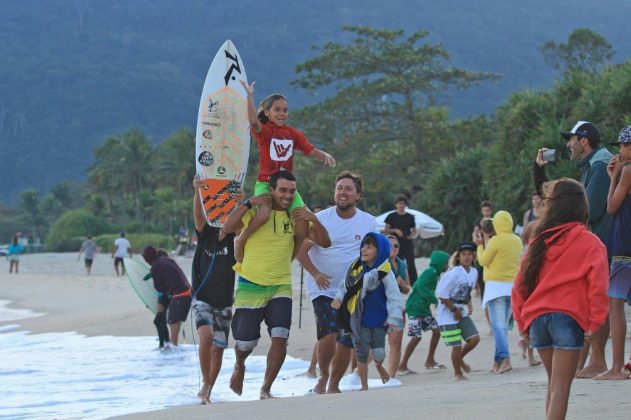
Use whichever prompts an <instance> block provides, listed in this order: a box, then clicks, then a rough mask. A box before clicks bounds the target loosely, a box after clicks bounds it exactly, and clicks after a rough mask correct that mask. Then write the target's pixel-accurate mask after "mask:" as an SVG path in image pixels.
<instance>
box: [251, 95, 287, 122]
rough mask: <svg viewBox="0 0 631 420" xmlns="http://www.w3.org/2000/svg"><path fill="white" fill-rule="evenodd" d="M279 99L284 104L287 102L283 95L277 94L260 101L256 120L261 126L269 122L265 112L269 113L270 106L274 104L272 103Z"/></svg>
mask: <svg viewBox="0 0 631 420" xmlns="http://www.w3.org/2000/svg"><path fill="white" fill-rule="evenodd" d="M279 99H282V100H284V101H285V102H287V99H285V97H284V96H283V95H281V94H278V93H275V94H273V95H270V96H268V97H267V98H265V99H263V100H262V101H261V103H260V104H259V115H258V119H259V121H260V122H261V124H265V123H267V122H268V121H269V118H267V115H265V111H269V110H270V109H272V105H273V104H274V102H276V101H277V100H279Z"/></svg>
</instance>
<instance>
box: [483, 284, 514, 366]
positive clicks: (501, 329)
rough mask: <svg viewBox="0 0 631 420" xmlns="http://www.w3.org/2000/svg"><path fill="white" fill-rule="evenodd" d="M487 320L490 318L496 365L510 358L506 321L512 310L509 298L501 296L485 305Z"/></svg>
mask: <svg viewBox="0 0 631 420" xmlns="http://www.w3.org/2000/svg"><path fill="white" fill-rule="evenodd" d="M487 305H488V308H489V318H491V330H493V336H494V337H495V361H496V362H497V363H499V362H501V361H502V360H504V359H508V358H510V353H509V352H508V320H509V319H510V316H511V313H512V309H511V305H510V296H501V297H498V298H495V299H493V300H491V301H489V302H488V303H487Z"/></svg>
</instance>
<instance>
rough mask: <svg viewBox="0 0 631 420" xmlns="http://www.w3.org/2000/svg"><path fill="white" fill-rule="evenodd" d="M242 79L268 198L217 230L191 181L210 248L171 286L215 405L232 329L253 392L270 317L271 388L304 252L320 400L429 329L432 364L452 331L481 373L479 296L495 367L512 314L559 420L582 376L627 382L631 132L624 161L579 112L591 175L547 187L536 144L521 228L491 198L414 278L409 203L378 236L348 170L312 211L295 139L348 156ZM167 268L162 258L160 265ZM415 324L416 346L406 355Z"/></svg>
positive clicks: (391, 368)
mask: <svg viewBox="0 0 631 420" xmlns="http://www.w3.org/2000/svg"><path fill="white" fill-rule="evenodd" d="M245 88H246V90H247V92H248V104H249V116H250V123H251V134H252V137H253V138H254V139H255V140H256V143H257V145H258V147H259V152H260V163H261V166H260V172H259V175H258V177H257V185H256V187H255V193H254V195H253V196H252V197H249V198H247V199H243V198H244V197H243V196H242V193H240V195H239V194H237V195H236V196H235V197H233V198H234V199H235V200H238V201H239V203H240V205H239V206H238V207H237V208H236V209H235V210H233V212H232V213H231V214H230V215H229V217H228V219H227V220H226V222H225V224H224V225H223V227H221V228H216V227H210V226H209V225H208V224H206V221H205V218H204V213H203V208H202V205H201V203H200V199H199V195H198V194H197V189H198V188H199V187H200V185H201V184H200V183H199V180H195V181H194V186H195V189H196V193H195V201H194V210H193V214H194V220H195V229H196V234H197V236H198V238H199V241H198V245H197V249H196V252H195V257H194V260H193V277H192V286H187V285H186V284H182V285H181V286H182V287H181V288H182V289H185V288H187V287H189V288H188V289H187V290H186V291H184V292H183V291H182V290H179V289H178V290H167V291H166V292H165V293H167V294H169V293H170V294H172V295H173V296H176V295H178V296H179V295H181V293H187V297H188V300H187V302H188V305H190V304H191V303H192V310H193V317H194V320H195V324H196V327H197V332H198V335H199V338H200V344H199V357H200V367H201V370H202V376H203V385H202V388H201V389H200V391H199V397H200V398H201V400H202V402H203V403H209V402H211V397H210V396H211V392H212V389H213V386H214V382H215V380H216V377H217V374H218V372H219V369H220V368H221V363H222V355H223V350H224V349H225V348H227V346H228V343H229V338H228V337H229V335H230V332H232V336H233V339H234V342H235V353H236V362H235V365H234V367H233V373H232V378H231V381H230V388H231V389H232V390H233V391H234V392H235V393H237V394H239V395H240V394H241V393H242V390H243V382H244V377H245V374H246V372H245V361H246V359H247V358H248V356H249V355H250V354H251V353H252V351H253V349H254V348H255V347H256V346H257V344H258V341H259V338H260V325H261V323H262V322H263V321H264V322H265V324H266V326H267V331H268V334H269V336H270V338H271V346H270V347H269V350H268V355H267V368H266V372H265V377H264V381H263V383H262V385H261V389H260V397H261V399H267V398H271V397H272V385H273V383H274V380H275V379H276V376H277V375H278V372H279V370H280V368H281V366H282V364H283V362H284V359H285V356H286V353H287V342H288V338H289V335H290V329H291V316H292V284H291V262H292V260H293V259H294V258H297V260H298V261H299V263H300V264H301V266H302V267H303V268H304V270H305V271H306V273H307V276H306V286H307V290H308V298H309V300H310V301H311V303H312V306H313V312H314V316H315V321H316V337H314V338H315V340H316V344H315V347H314V363H313V366H315V364H317V366H318V367H319V376H318V381H317V384H316V385H315V387H314V389H313V391H314V392H315V393H320V394H323V393H337V392H340V388H339V385H340V380H341V378H342V377H343V375H344V374H345V372H347V371H348V369H349V365H351V369H352V370H353V371H355V372H356V374H357V375H358V376H359V378H360V381H361V385H362V390H365V389H367V388H368V381H367V377H368V366H369V365H370V364H371V363H373V364H374V366H375V369H376V371H377V372H378V374H379V376H380V378H381V380H382V381H384V382H387V381H388V380H390V378H392V377H394V376H396V375H397V374H399V375H402V374H413V373H415V372H414V371H413V370H412V369H410V366H409V360H410V356H411V355H412V353H413V352H414V350H415V348H416V347H417V346H418V344H419V342H420V341H421V338H422V334H423V332H426V333H429V332H430V331H431V336H430V339H429V340H430V343H429V351H428V354H427V358H426V359H425V368H427V369H446V366H445V365H444V364H442V363H439V362H438V361H437V360H436V359H435V352H436V348H437V346H438V344H439V341H440V340H441V338H442V341H443V342H444V344H445V345H446V346H448V347H451V365H452V367H453V371H454V376H455V378H456V379H457V380H463V379H466V378H467V377H466V375H467V374H468V373H469V372H470V371H471V367H470V366H469V365H468V364H467V363H466V362H465V359H466V356H467V354H469V353H470V352H471V351H472V350H474V349H475V347H476V346H477V345H478V343H479V342H480V334H479V332H478V328H477V327H476V325H475V323H474V322H473V320H472V318H471V313H472V311H473V305H472V301H471V295H472V291H473V290H476V289H477V290H479V294H480V298H481V300H482V302H481V303H482V308H483V310H484V311H485V313H486V314H487V320H488V322H489V326H490V328H491V331H492V335H493V338H494V341H495V352H494V354H493V355H492V357H491V356H490V357H489V359H492V360H489V366H490V367H491V369H490V370H491V372H493V373H496V374H505V373H508V372H510V371H511V369H512V365H511V360H510V354H511V353H510V350H509V340H508V331H509V330H510V329H511V328H513V323H514V324H515V325H516V326H517V329H518V331H519V333H520V335H521V337H522V341H521V342H520V346H521V347H522V351H523V356H524V358H525V357H526V354H527V355H528V358H529V362H530V365H531V366H537V365H539V364H543V366H544V368H545V370H546V373H547V375H548V391H547V398H546V415H547V417H548V418H564V416H565V414H566V411H567V404H568V399H569V390H570V387H571V383H572V380H573V379H574V378H575V377H576V378H594V377H595V378H597V379H603V380H604V379H626V378H627V377H628V376H629V372H628V371H627V370H625V365H624V341H625V337H626V321H625V319H624V303H625V302H626V301H627V300H628V299H629V293H630V291H631V198H629V197H631V165H629V162H631V126H628V127H625V128H624V129H623V130H622V131H621V132H620V135H619V138H618V141H617V142H616V144H617V145H618V146H620V153H619V154H617V155H612V154H611V153H610V152H609V151H607V149H606V148H605V147H603V145H602V141H601V139H600V134H599V132H598V130H597V128H596V127H595V125H594V124H592V123H589V122H586V121H579V122H578V123H577V124H576V125H575V126H574V127H573V128H572V129H571V130H570V131H569V132H563V133H561V135H562V137H563V138H565V140H566V144H567V147H568V149H569V150H570V152H571V158H572V160H575V161H576V162H577V163H578V165H577V166H578V169H579V173H580V182H578V181H575V180H572V179H567V178H561V179H558V180H553V181H548V180H547V179H546V177H545V166H546V164H547V163H548V161H546V160H545V159H544V156H545V153H543V152H545V149H541V150H539V151H538V153H537V156H536V159H535V164H534V167H533V168H534V169H533V176H534V180H535V187H536V192H535V193H533V195H532V208H531V209H530V210H529V211H528V212H527V213H526V214H525V215H524V218H523V221H524V226H523V230H522V231H521V237H520V236H518V235H516V234H515V233H514V231H515V223H514V221H513V217H512V216H511V214H510V213H509V212H507V211H503V210H499V211H495V210H494V209H493V206H492V204H491V203H490V202H489V201H485V202H483V203H482V205H481V210H482V217H481V218H480V220H478V221H476V223H475V226H474V229H473V232H472V235H471V238H462V239H463V240H462V242H460V244H459V245H458V247H457V249H455V250H452V251H453V252H446V251H444V250H434V251H433V252H432V255H431V258H430V264H429V267H427V268H426V269H425V270H424V271H423V272H421V273H420V275H417V272H416V265H415V260H414V246H413V242H412V241H413V239H414V238H415V235H416V226H415V223H414V217H413V216H412V215H410V214H408V213H406V211H405V209H406V206H407V197H405V196H400V197H397V199H396V201H395V203H394V204H395V209H396V211H395V212H393V213H392V214H391V215H390V216H389V217H388V218H387V219H386V221H385V227H384V228H383V229H382V231H379V228H378V226H377V223H376V220H375V218H374V217H373V216H372V215H370V214H368V213H366V212H365V211H362V210H361V209H359V208H358V203H359V202H360V200H361V198H362V194H363V193H364V188H365V186H364V185H363V179H362V177H361V176H360V175H358V174H356V173H353V172H350V171H342V172H340V173H339V174H338V176H337V177H336V179H335V185H334V192H333V205H331V206H330V207H328V208H326V209H323V210H319V211H317V212H311V211H310V210H309V209H308V208H307V207H306V206H305V204H304V202H303V201H302V199H301V198H300V196H299V194H298V193H297V191H296V178H295V176H294V175H293V174H292V173H291V170H292V162H293V150H294V147H295V148H296V149H297V150H300V151H302V152H303V153H305V154H306V155H308V156H310V157H313V158H315V159H317V160H320V161H322V162H323V163H324V164H325V165H327V166H333V165H335V159H334V158H333V157H332V156H330V155H329V154H327V153H326V152H323V151H321V150H318V149H316V148H315V147H313V146H312V145H311V144H310V143H309V141H308V139H307V138H306V137H305V136H304V134H302V133H301V132H299V131H298V130H295V129H293V128H291V127H288V126H286V124H285V121H286V119H287V115H288V106H287V102H286V99H285V98H284V97H282V96H280V95H274V96H271V97H268V98H266V99H265V100H264V101H262V103H261V106H260V107H259V109H258V111H257V110H256V109H255V108H254V100H253V93H254V84H251V85H245ZM279 145H281V146H283V154H282V156H280V155H278V153H277V152H278V150H279V148H278V147H277V146H279ZM147 252H148V251H147V250H145V253H144V255H145V258H146V259H147ZM149 254H151V255H153V254H152V252H151V250H150V251H149ZM151 255H150V256H151ZM148 261H149V259H148ZM157 261H158V262H159V261H160V259H157ZM156 264H157V263H156V262H155V260H154V262H153V265H152V273H153V272H154V270H155V269H156ZM235 274H236V275H235ZM235 278H236V280H235ZM154 281H156V278H155V277H154ZM235 283H236V284H235ZM235 286H236V290H235ZM432 305H434V306H435V309H433V308H432ZM233 308H234V312H233ZM174 319H175V318H174ZM169 322H171V321H169ZM174 322H175V321H174ZM406 322H407V335H408V336H409V337H410V341H409V342H408V344H407V346H406V348H405V350H404V352H403V354H401V353H402V338H403V332H404V329H405V324H406ZM610 329H611V335H612V344H613V365H612V367H611V369H608V368H607V364H606V362H605V351H604V348H605V347H604V346H605V343H606V341H607V337H608V336H609V330H610ZM386 343H388V346H387V347H388V348H389V351H388V352H386ZM589 345H591V358H590V361H589V362H587V361H586V359H587V350H585V348H586V347H588V346H589ZM532 349H536V350H537V352H538V355H539V358H540V359H541V360H540V361H539V360H537V359H536V357H535V356H534V354H533V352H532ZM584 363H587V365H586V366H583V364H584ZM311 372H312V373H315V368H313V369H311Z"/></svg>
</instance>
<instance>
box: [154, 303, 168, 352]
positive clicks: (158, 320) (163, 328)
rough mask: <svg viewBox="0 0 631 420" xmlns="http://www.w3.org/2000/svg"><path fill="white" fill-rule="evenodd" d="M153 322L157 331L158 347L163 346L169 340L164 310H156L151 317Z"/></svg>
mask: <svg viewBox="0 0 631 420" xmlns="http://www.w3.org/2000/svg"><path fill="white" fill-rule="evenodd" d="M153 324H154V325H155V326H156V330H157V331H158V342H159V348H163V347H164V345H165V344H166V343H168V342H169V329H168V328H167V316H166V312H165V311H162V312H158V313H157V314H156V316H155V317H154V318H153Z"/></svg>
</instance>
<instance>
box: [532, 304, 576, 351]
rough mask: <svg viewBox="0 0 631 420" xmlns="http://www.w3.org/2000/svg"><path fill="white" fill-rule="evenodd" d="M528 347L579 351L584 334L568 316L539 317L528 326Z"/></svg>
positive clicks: (557, 314)
mask: <svg viewBox="0 0 631 420" xmlns="http://www.w3.org/2000/svg"><path fill="white" fill-rule="evenodd" d="M529 335H530V345H531V346H532V347H533V348H535V349H540V350H541V349H549V348H553V349H560V350H580V349H582V348H583V344H584V343H585V332H584V331H583V330H582V328H581V327H580V325H578V322H576V320H575V319H574V318H572V317H571V316H569V315H566V314H562V313H560V312H552V313H549V314H544V315H540V316H538V317H537V318H535V320H534V321H532V324H530V333H529Z"/></svg>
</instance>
